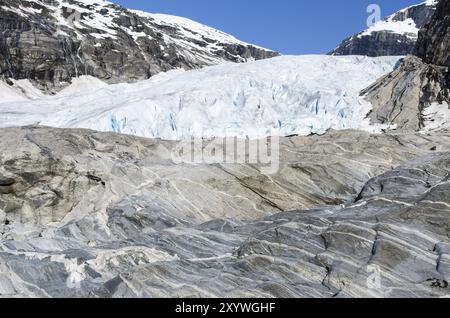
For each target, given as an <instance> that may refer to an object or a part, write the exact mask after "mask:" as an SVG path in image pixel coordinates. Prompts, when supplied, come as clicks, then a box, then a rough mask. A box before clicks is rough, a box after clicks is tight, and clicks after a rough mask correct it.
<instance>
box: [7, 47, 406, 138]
mask: <svg viewBox="0 0 450 318" xmlns="http://www.w3.org/2000/svg"><path fill="white" fill-rule="evenodd" d="M398 61H399V58H398V57H380V58H368V57H357V56H348V57H332V56H299V57H276V58H273V59H268V60H262V61H255V62H249V63H245V64H234V63H226V64H221V65H218V66H212V67H207V68H203V69H200V70H193V71H187V72H185V71H181V70H177V71H171V72H168V73H161V74H159V75H157V76H155V77H153V78H151V79H149V80H147V81H142V82H139V83H135V84H116V85H109V86H105V85H104V83H102V82H100V81H98V80H95V79H94V80H93V79H92V78H86V77H84V78H81V79H79V80H78V81H77V82H76V83H74V84H73V85H75V86H76V87H69V88H68V89H67V90H68V91H67V93H64V92H62V95H57V96H55V97H46V98H43V99H38V100H30V101H27V102H23V101H18V102H15V103H13V102H10V103H3V104H0V126H1V127H7V126H22V125H31V124H41V125H47V126H53V127H70V128H90V129H95V130H100V131H114V132H119V133H126V134H133V135H138V136H144V137H152V138H153V137H156V138H158V137H160V138H164V139H183V138H189V137H191V136H196V137H212V136H239V137H243V138H245V137H247V136H248V137H249V138H257V137H262V136H266V135H273V134H281V135H291V134H300V135H308V134H310V133H323V132H325V131H326V130H327V129H330V128H334V129H350V128H354V129H364V130H369V131H374V130H377V129H378V128H377V127H372V126H370V121H369V119H366V115H367V114H368V113H369V112H370V110H371V108H372V106H371V104H370V103H368V102H366V101H365V100H364V99H363V98H362V97H360V96H359V92H360V91H361V90H362V89H364V88H365V87H367V86H368V85H370V84H371V83H373V82H374V81H375V80H377V79H378V78H380V77H381V76H383V75H385V74H387V73H389V72H390V71H392V70H393V69H394V67H395V65H396V64H397V63H398ZM349 74H351V76H349ZM86 81H88V83H87V84H86ZM87 87H89V88H90V89H91V90H90V91H88V90H87V89H86V88H87ZM95 87H97V88H95ZM80 89H81V90H82V91H81V92H79V93H76V91H77V90H80Z"/></svg>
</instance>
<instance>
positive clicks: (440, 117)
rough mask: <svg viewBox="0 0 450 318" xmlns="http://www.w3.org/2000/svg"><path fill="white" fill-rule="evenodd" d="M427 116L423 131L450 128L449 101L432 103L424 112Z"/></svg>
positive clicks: (425, 116)
mask: <svg viewBox="0 0 450 318" xmlns="http://www.w3.org/2000/svg"><path fill="white" fill-rule="evenodd" d="M422 115H423V116H424V118H425V123H424V126H425V127H424V129H423V131H425V132H429V131H433V130H439V129H445V128H447V129H449V128H450V106H449V105H448V104H447V103H445V102H444V103H442V104H439V103H432V104H431V106H429V107H427V108H425V109H424V110H423V112H422Z"/></svg>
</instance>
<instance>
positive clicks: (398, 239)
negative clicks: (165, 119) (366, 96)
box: [0, 127, 450, 297]
mask: <svg viewBox="0 0 450 318" xmlns="http://www.w3.org/2000/svg"><path fill="white" fill-rule="evenodd" d="M0 135H1V136H2V138H1V139H0V148H1V149H2V150H3V151H2V152H1V154H0V167H1V170H0V219H1V222H0V224H1V225H0V233H1V238H0V295H2V296H41V297H176V296H182V297H188V296H203V297H217V296H221V297H256V296H260V297H266V296H268V297H364V296H367V297H379V296H384V297H399V296H409V297H440V296H446V295H447V296H448V295H449V290H448V281H449V277H448V275H449V273H450V256H449V251H450V241H449V233H450V229H449V224H450V220H449V216H450V213H449V207H450V197H449V195H448V194H449V193H450V191H449V190H450V189H449V185H450V183H449V171H450V155H449V152H450V135H449V134H448V131H444V132H442V133H433V134H417V135H416V134H386V135H369V134H367V133H363V132H357V131H340V132H333V131H332V132H329V133H328V134H326V135H324V136H310V137H293V138H285V139H282V141H281V150H280V152H281V163H280V167H281V168H280V171H279V172H278V173H277V174H275V175H272V176H264V175H262V174H261V173H259V171H258V167H257V166H251V165H245V164H242V165H235V164H226V165H225V164H224V165H206V164H195V165H193V164H190V165H187V164H186V165H175V164H174V163H173V162H172V160H171V159H170V158H171V157H170V152H171V149H173V147H175V146H176V143H175V142H165V141H161V140H148V139H140V138H136V137H132V136H125V135H116V134H108V133H98V132H92V131H86V130H61V129H53V128H43V127H25V128H11V129H2V130H0ZM307 209H311V210H307Z"/></svg>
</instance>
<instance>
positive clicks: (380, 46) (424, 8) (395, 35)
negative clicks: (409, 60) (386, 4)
mask: <svg viewBox="0 0 450 318" xmlns="http://www.w3.org/2000/svg"><path fill="white" fill-rule="evenodd" d="M435 10H436V5H435V4H431V3H428V4H426V3H424V4H420V5H416V6H412V7H409V8H406V9H404V10H401V11H399V12H397V13H395V14H393V15H391V16H389V17H388V18H387V19H386V20H385V23H387V24H390V25H395V24H396V23H398V22H405V21H411V22H412V23H414V24H415V26H416V27H417V29H421V28H422V27H424V26H425V25H426V24H427V23H428V22H430V20H431V18H432V17H433V14H434V13H435ZM386 28H389V27H386ZM394 29H395V27H394ZM416 43H417V31H415V32H414V33H407V32H403V31H400V30H399V31H395V32H394V31H392V30H373V31H370V29H369V30H368V31H364V32H361V33H359V34H356V35H354V36H352V37H350V38H348V39H346V40H344V41H343V42H342V43H341V44H340V45H339V46H338V47H337V48H336V49H334V50H333V51H332V52H330V54H331V55H367V56H403V55H407V54H413V53H414V51H415V47H416Z"/></svg>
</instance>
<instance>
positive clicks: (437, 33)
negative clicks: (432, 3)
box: [416, 1, 450, 67]
mask: <svg viewBox="0 0 450 318" xmlns="http://www.w3.org/2000/svg"><path fill="white" fill-rule="evenodd" d="M416 55H417V56H419V57H420V58H421V59H422V60H423V61H424V62H426V63H429V64H435V65H440V66H447V67H449V66H450V1H441V2H440V3H439V6H438V9H437V12H436V15H435V17H434V18H433V19H432V21H431V22H430V23H429V24H428V25H427V26H426V27H425V28H423V29H422V30H421V31H420V32H419V40H418V42H417V49H416Z"/></svg>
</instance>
